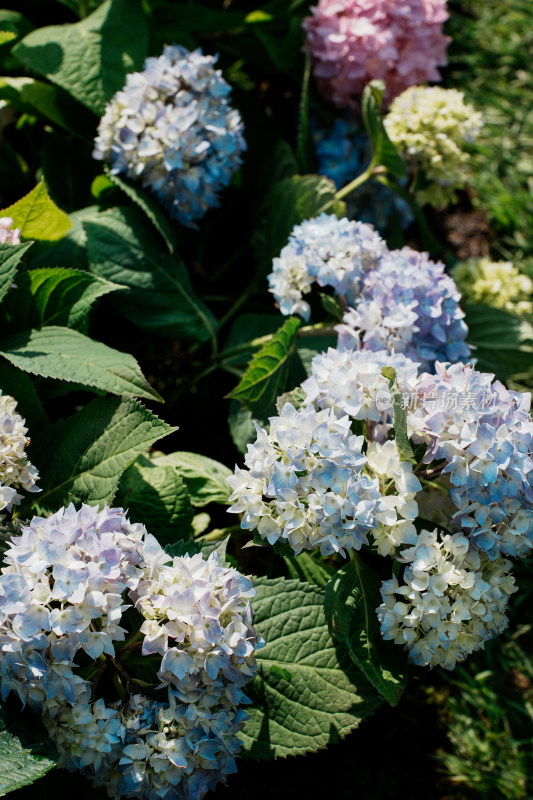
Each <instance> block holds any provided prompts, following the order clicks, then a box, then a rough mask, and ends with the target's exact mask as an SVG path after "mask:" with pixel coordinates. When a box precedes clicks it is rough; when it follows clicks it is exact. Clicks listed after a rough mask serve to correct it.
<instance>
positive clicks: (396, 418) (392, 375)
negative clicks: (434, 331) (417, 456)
mask: <svg viewBox="0 0 533 800" xmlns="http://www.w3.org/2000/svg"><path fill="white" fill-rule="evenodd" d="M381 374H382V375H383V377H384V378H387V379H388V381H389V392H390V394H391V399H392V424H393V426H394V438H395V440H396V444H397V445H398V452H399V454H400V461H413V458H414V455H413V450H412V448H411V442H410V441H409V437H408V436H407V407H406V406H405V404H404V403H403V398H402V393H401V392H400V390H399V388H398V382H397V380H396V370H395V369H394V368H393V367H382V369H381Z"/></svg>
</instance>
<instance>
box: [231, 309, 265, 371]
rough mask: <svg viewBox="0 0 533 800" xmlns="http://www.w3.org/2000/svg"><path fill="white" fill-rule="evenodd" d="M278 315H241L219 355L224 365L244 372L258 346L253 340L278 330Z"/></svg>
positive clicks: (232, 327)
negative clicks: (229, 365)
mask: <svg viewBox="0 0 533 800" xmlns="http://www.w3.org/2000/svg"><path fill="white" fill-rule="evenodd" d="M279 321H280V317H279V314H241V315H240V316H238V317H237V318H236V320H235V322H234V323H233V325H232V326H231V330H230V332H229V334H228V338H227V339H226V343H225V345H224V349H223V351H222V353H221V354H220V358H221V360H222V361H223V362H224V364H231V366H233V367H237V368H238V369H242V371H243V372H244V371H245V369H246V367H247V365H248V362H249V361H250V359H251V358H252V356H253V354H254V352H255V351H256V350H258V349H259V348H260V346H261V345H260V344H257V345H254V344H253V342H254V340H255V339H259V338H261V337H262V336H268V335H269V334H270V333H275V332H276V331H277V330H278V329H279Z"/></svg>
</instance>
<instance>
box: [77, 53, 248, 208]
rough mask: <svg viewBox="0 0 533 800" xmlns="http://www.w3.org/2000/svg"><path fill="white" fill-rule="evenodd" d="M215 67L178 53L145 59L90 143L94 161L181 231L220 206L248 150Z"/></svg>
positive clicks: (200, 57)
mask: <svg viewBox="0 0 533 800" xmlns="http://www.w3.org/2000/svg"><path fill="white" fill-rule="evenodd" d="M215 63H216V56H204V55H203V54H202V51H201V50H195V51H193V52H189V51H188V50H187V49H186V48H185V47H182V46H181V45H168V46H167V47H165V49H164V51H163V55H161V56H160V57H159V58H148V59H147V60H146V63H145V66H144V70H143V72H134V73H132V74H130V75H128V77H127V81H126V86H125V87H124V89H122V90H121V91H119V92H117V93H116V94H115V96H114V97H113V98H112V99H111V101H110V102H109V104H108V106H107V108H106V111H105V114H104V116H103V118H102V120H101V122H100V126H99V128H98V137H97V139H96V142H95V149H94V153H93V155H94V157H95V158H97V159H100V160H104V161H108V162H109V163H110V164H111V172H112V173H115V174H120V173H123V174H125V175H126V177H128V178H131V179H132V180H139V181H140V182H141V184H142V185H143V186H145V187H147V188H148V189H150V191H151V192H153V194H154V195H155V196H156V198H157V199H158V201H159V202H160V203H161V204H162V205H163V206H165V208H167V210H168V211H169V213H170V215H171V216H172V217H175V218H176V219H177V220H178V221H179V222H181V223H183V224H191V223H192V222H193V221H194V220H196V219H198V218H200V217H202V216H203V215H204V214H205V212H206V211H207V210H208V209H209V208H212V207H214V206H217V205H218V204H219V193H220V189H221V188H222V187H224V186H227V185H228V184H229V182H230V180H231V177H232V175H233V173H234V172H235V171H236V170H237V169H238V168H239V167H240V165H241V161H242V159H241V155H242V152H243V151H244V150H245V149H246V142H245V141H244V138H243V124H242V121H241V118H240V115H239V113H238V112H237V111H236V110H235V109H233V108H232V107H231V106H230V104H229V100H228V97H229V94H230V92H231V87H230V86H229V84H228V83H227V82H226V81H225V80H224V79H223V77H222V74H221V72H220V70H216V69H215V68H214V65H215Z"/></svg>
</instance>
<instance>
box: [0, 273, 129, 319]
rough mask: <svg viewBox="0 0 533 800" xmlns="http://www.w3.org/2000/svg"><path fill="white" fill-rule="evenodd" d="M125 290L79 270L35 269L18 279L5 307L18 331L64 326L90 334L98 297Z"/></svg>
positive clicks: (7, 314) (5, 311)
mask: <svg viewBox="0 0 533 800" xmlns="http://www.w3.org/2000/svg"><path fill="white" fill-rule="evenodd" d="M120 288H122V287H120V286H117V285H116V284H114V283H109V281H104V280H102V279H101V278H97V277H96V276H95V275H91V274H90V273H89V272H81V271H80V270H77V269H67V268H65V267H50V268H46V267H44V268H42V269H33V270H29V271H28V272H24V273H22V275H20V276H19V277H18V278H17V290H16V291H14V292H13V293H12V294H10V295H9V296H8V297H7V299H6V301H5V304H4V309H3V310H4V313H5V314H6V316H7V317H8V318H9V319H10V321H11V328H10V329H13V324H15V325H16V328H14V329H15V330H21V329H23V330H24V329H27V328H42V327H43V326H44V325H64V326H66V327H69V328H76V329H78V330H82V331H84V332H86V331H87V327H88V320H89V311H90V309H91V307H92V305H93V303H94V302H95V300H96V299H97V298H98V297H101V296H102V295H105V294H108V293H109V292H115V291H117V289H120Z"/></svg>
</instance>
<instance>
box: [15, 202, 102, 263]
mask: <svg viewBox="0 0 533 800" xmlns="http://www.w3.org/2000/svg"><path fill="white" fill-rule="evenodd" d="M99 214H100V211H99V209H98V206H87V207H86V208H81V209H80V210H79V211H73V212H72V213H71V214H69V219H70V221H71V223H72V227H71V229H70V230H69V231H68V233H67V235H66V236H64V237H63V238H62V239H60V240H59V241H58V242H54V243H52V244H45V243H42V242H36V243H35V244H34V246H33V247H32V249H31V253H30V257H29V259H28V261H29V262H30V266H31V267H69V268H70V267H72V265H73V264H75V265H76V267H77V268H78V269H83V270H85V269H87V270H88V269H89V258H88V255H87V235H86V233H85V228H84V227H83V225H84V223H85V222H88V221H89V220H96V219H98V216H99Z"/></svg>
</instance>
